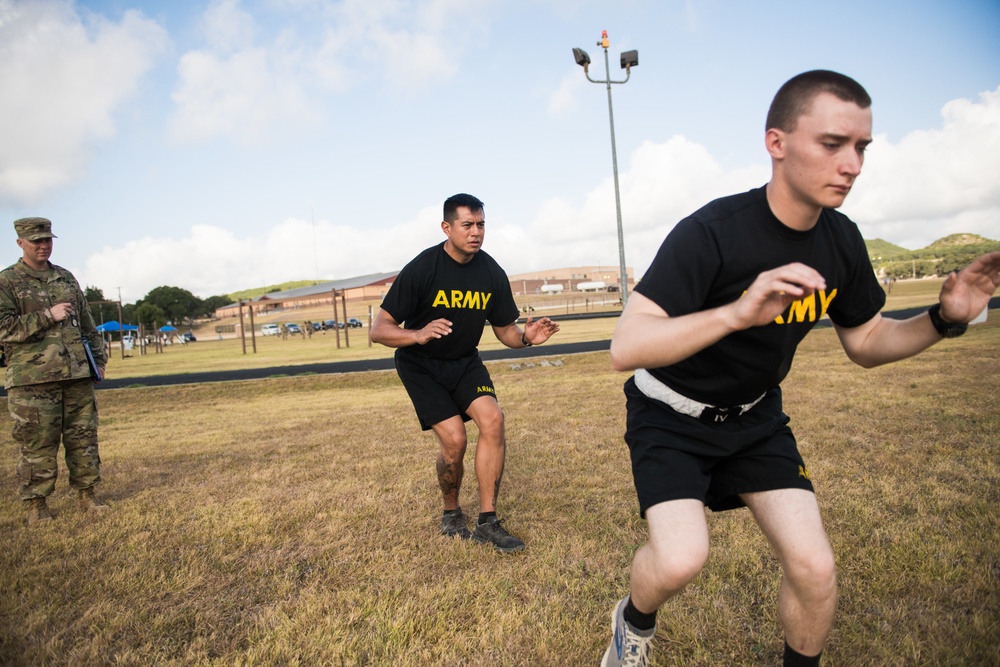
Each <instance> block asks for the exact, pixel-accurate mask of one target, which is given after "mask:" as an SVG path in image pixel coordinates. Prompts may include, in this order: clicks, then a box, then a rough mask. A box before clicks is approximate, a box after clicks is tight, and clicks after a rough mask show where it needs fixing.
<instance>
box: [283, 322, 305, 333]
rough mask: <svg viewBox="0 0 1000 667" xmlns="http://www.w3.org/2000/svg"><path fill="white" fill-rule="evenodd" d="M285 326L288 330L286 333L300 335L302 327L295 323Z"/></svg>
mask: <svg viewBox="0 0 1000 667" xmlns="http://www.w3.org/2000/svg"><path fill="white" fill-rule="evenodd" d="M285 326H286V327H287V328H288V333H290V334H301V333H302V327H300V326H299V325H298V324H296V323H295V322H290V323H289V324H286V325H285Z"/></svg>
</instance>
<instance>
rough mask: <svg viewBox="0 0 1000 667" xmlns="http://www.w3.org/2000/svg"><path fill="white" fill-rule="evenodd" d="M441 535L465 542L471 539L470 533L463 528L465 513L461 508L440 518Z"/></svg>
mask: <svg viewBox="0 0 1000 667" xmlns="http://www.w3.org/2000/svg"><path fill="white" fill-rule="evenodd" d="M441 534H442V535H447V536H449V537H459V538H461V539H463V540H467V539H469V538H470V537H472V533H470V532H469V529H468V528H466V527H465V513H464V512H462V510H461V508H459V509H457V510H455V511H454V512H445V514H444V516H442V517H441Z"/></svg>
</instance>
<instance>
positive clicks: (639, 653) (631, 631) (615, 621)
mask: <svg viewBox="0 0 1000 667" xmlns="http://www.w3.org/2000/svg"><path fill="white" fill-rule="evenodd" d="M626 601H628V598H625V599H624V600H621V601H619V602H618V604H616V605H615V608H614V609H612V610H611V645H610V646H608V650H607V651H605V652H604V659H602V660H601V667H649V645H650V644H651V643H652V641H653V635H654V634H656V628H651V629H649V630H636V629H635V628H633V627H632V626H631V625H629V624H628V621H626V620H625V603H626Z"/></svg>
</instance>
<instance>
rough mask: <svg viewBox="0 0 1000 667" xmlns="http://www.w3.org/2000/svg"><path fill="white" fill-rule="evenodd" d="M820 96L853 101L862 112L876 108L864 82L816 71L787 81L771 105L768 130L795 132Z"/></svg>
mask: <svg viewBox="0 0 1000 667" xmlns="http://www.w3.org/2000/svg"><path fill="white" fill-rule="evenodd" d="M820 93H830V94H831V95H834V96H836V97H837V98H838V99H841V100H843V101H844V102H853V103H854V104H857V105H858V106H859V107H861V108H862V109H867V108H869V107H870V106H871V105H872V98H871V97H869V96H868V91H866V90H865V89H864V87H862V85H861V84H860V83H858V82H857V81H855V80H854V79H852V78H851V77H849V76H845V75H843V74H839V73H837V72H831V71H829V70H825V69H816V70H812V71H810V72H803V73H802V74H799V75H798V76H793V77H792V78H791V79H789V80H788V81H786V82H785V85H783V86H782V87H781V88H779V89H778V93H777V94H776V95H775V96H774V100H773V101H772V102H771V108H770V109H769V110H768V112H767V127H765V128H764V130H765V131H767V130H770V129H772V128H775V129H778V130H782V131H784V132H792V131H794V130H795V125H796V123H797V122H798V120H799V116H803V115H805V114H807V113H809V110H810V108H811V107H812V101H813V100H814V99H815V98H816V96H817V95H819V94H820Z"/></svg>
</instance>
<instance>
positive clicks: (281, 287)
mask: <svg viewBox="0 0 1000 667" xmlns="http://www.w3.org/2000/svg"><path fill="white" fill-rule="evenodd" d="M321 282H323V281H322V280H289V281H288V282H284V283H280V284H278V285H270V286H268V287H255V288H252V289H245V290H240V291H239V292H232V293H230V294H228V295H227V296H228V297H229V298H230V299H232V300H233V301H239V300H240V299H253V298H255V297H258V296H263V295H264V294H272V293H274V292H284V291H285V290H290V289H296V288H298V287H310V286H311V285H318V284H320V283H321Z"/></svg>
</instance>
